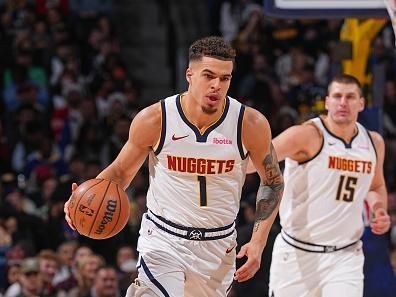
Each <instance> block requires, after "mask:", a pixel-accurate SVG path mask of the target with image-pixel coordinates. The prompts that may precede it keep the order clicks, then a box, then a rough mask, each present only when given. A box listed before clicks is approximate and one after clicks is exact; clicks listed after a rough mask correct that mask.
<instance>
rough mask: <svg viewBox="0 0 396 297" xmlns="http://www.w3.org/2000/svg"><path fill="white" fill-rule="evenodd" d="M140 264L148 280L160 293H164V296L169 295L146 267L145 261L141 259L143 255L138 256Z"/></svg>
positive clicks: (167, 296) (168, 296)
mask: <svg viewBox="0 0 396 297" xmlns="http://www.w3.org/2000/svg"><path fill="white" fill-rule="evenodd" d="M140 264H141V265H142V267H143V270H144V272H145V273H146V275H147V276H148V278H149V280H150V281H151V282H152V283H153V284H154V285H155V286H156V287H157V288H158V289H159V290H160V291H161V292H162V294H164V296H165V297H170V295H169V293H168V292H167V291H166V289H165V288H164V287H163V286H162V285H161V284H160V282H159V281H158V280H156V279H155V277H154V276H153V274H152V273H151V271H150V270H149V269H148V267H147V265H146V263H145V262H144V260H143V257H141V258H140Z"/></svg>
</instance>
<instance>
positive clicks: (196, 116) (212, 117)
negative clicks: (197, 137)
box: [180, 93, 225, 131]
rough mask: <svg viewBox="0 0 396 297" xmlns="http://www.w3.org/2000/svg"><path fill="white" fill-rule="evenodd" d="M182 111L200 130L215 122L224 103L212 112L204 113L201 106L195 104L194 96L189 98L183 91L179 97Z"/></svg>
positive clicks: (221, 111) (221, 112) (220, 113)
mask: <svg viewBox="0 0 396 297" xmlns="http://www.w3.org/2000/svg"><path fill="white" fill-rule="evenodd" d="M180 101H181V105H182V108H183V112H184V114H185V116H186V117H187V119H188V120H189V122H190V123H192V124H194V126H196V127H197V128H198V129H199V130H200V131H201V130H206V128H208V127H210V126H211V125H212V124H213V123H215V122H217V121H218V120H219V119H220V117H221V115H222V114H223V109H224V104H225V100H224V103H223V106H221V108H219V109H217V111H216V112H215V113H213V114H208V113H205V112H204V111H203V110H202V107H201V106H199V105H197V104H195V101H194V98H190V97H189V95H188V93H184V94H182V95H181V97H180Z"/></svg>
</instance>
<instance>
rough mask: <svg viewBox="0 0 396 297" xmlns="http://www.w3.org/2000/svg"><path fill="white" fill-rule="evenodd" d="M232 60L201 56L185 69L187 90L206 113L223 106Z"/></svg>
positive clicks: (213, 111) (228, 84)
mask: <svg viewBox="0 0 396 297" xmlns="http://www.w3.org/2000/svg"><path fill="white" fill-rule="evenodd" d="M232 68H233V62H232V61H223V60H219V59H215V58H210V57H203V58H202V60H200V61H193V62H191V63H190V66H189V68H188V69H187V73H186V77H187V81H188V82H189V88H188V92H189V94H190V95H191V96H192V97H193V99H194V100H195V101H196V103H197V104H198V105H199V106H201V109H202V111H203V112H204V113H206V114H213V113H215V112H216V111H217V110H218V109H219V108H221V107H222V106H223V102H224V98H225V97H226V95H227V91H228V88H229V87H230V82H231V73H232Z"/></svg>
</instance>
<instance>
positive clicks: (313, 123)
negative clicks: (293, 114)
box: [298, 121, 325, 165]
mask: <svg viewBox="0 0 396 297" xmlns="http://www.w3.org/2000/svg"><path fill="white" fill-rule="evenodd" d="M311 123H312V125H314V126H315V128H316V129H317V130H319V131H318V133H320V135H321V136H322V145H321V146H320V149H319V150H318V152H317V153H316V154H315V155H313V156H312V157H311V158H309V159H308V160H305V161H302V162H298V165H304V164H306V163H308V162H310V161H312V160H313V159H315V158H316V157H317V156H319V154H320V153H321V152H322V150H323V147H324V143H325V139H324V135H323V132H322V130H320V128H319V127H318V125H316V124H315V122H313V121H311ZM322 124H323V123H322ZM307 125H310V124H307ZM323 126H324V125H323Z"/></svg>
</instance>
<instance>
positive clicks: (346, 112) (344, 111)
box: [337, 110, 349, 116]
mask: <svg viewBox="0 0 396 297" xmlns="http://www.w3.org/2000/svg"><path fill="white" fill-rule="evenodd" d="M337 115H339V116H347V115H349V111H347V110H339V111H337Z"/></svg>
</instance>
